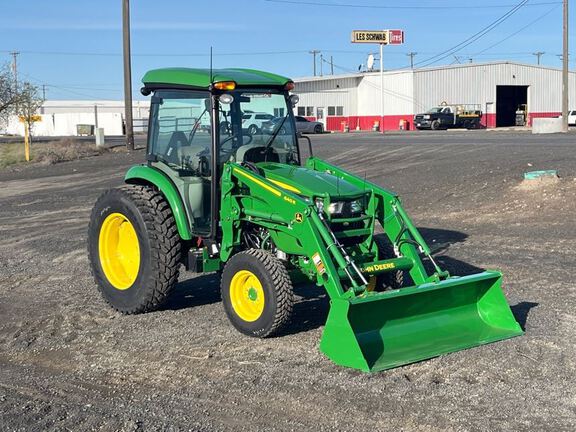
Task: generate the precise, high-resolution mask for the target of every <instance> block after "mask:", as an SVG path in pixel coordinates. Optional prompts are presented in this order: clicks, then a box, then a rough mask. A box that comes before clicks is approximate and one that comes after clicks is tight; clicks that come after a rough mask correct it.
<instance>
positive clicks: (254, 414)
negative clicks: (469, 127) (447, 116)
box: [0, 131, 576, 431]
mask: <svg viewBox="0 0 576 432" xmlns="http://www.w3.org/2000/svg"><path fill="white" fill-rule="evenodd" d="M575 138H576V135H575V134H570V135H567V136H561V135H555V136H532V135H529V134H525V133H516V132H486V131H471V132H438V133H434V132H431V133H414V134H406V135H401V134H387V135H385V136H381V135H376V134H375V135H371V134H365V135H356V134H349V135H325V136H320V137H312V139H313V143H314V147H315V149H316V153H317V155H319V156H321V157H324V158H326V159H328V160H330V161H332V162H334V163H337V164H340V165H342V166H344V167H345V168H347V169H349V170H351V171H353V172H356V173H359V174H361V175H362V176H364V175H366V177H367V178H368V179H369V180H372V181H375V182H377V183H379V184H382V185H385V186H386V187H387V188H389V189H392V190H395V191H397V192H398V193H400V194H401V195H402V196H403V197H404V203H405V206H406V208H407V209H408V211H409V213H410V215H411V216H412V217H413V218H414V220H415V222H416V223H417V225H418V226H419V227H421V229H422V231H423V233H424V235H425V237H426V238H427V240H428V241H429V242H430V244H431V245H433V246H434V247H436V249H437V252H436V256H437V258H438V260H439V261H440V262H441V263H443V264H444V265H445V266H446V267H448V268H449V269H451V270H452V271H453V272H454V273H456V274H464V273H470V272H475V271H479V270H481V269H484V268H496V269H501V270H502V271H503V272H504V290H505V293H506V296H507V297H508V300H509V303H510V304H511V305H512V309H513V312H514V314H515V316H516V318H517V320H518V321H519V322H520V323H521V325H522V326H523V327H524V328H525V330H526V335H525V336H523V337H519V338H514V339H511V340H508V341H503V342H499V343H495V344H491V345H487V346H483V347H478V348H474V349H470V350H467V351H462V352H458V353H454V354H450V355H447V356H443V357H439V358H435V359H432V360H429V361H425V362H421V363H417V364H413V365H409V366H406V367H402V368H398V369H393V370H390V371H386V372H382V373H377V374H372V375H369V374H364V373H361V372H357V371H354V370H348V369H344V368H340V367H337V366H335V365H334V364H332V363H331V362H330V361H329V360H328V359H326V358H324V357H323V355H322V354H321V353H320V352H319V351H318V348H317V345H318V341H319V338H320V335H321V332H322V326H323V324H324V321H325V319H326V314H327V310H328V304H327V299H326V296H325V295H324V294H323V293H322V292H320V291H318V290H315V289H312V288H310V287H305V288H302V289H299V290H298V293H297V294H298V298H299V303H298V304H297V306H296V317H295V322H294V324H293V326H292V331H291V332H289V334H287V335H285V336H283V337H278V338H274V339H267V340H257V339H252V338H248V337H244V336H242V335H240V334H239V333H238V332H236V331H235V330H234V329H233V328H232V326H231V325H230V324H229V323H228V321H227V319H226V317H225V315H224V312H223V310H222V306H221V304H220V302H219V294H218V281H217V279H216V278H215V277H214V276H213V275H203V276H195V275H193V274H189V273H184V274H183V275H182V277H181V281H180V283H179V285H178V288H177V291H176V294H175V295H174V296H173V298H172V299H171V301H170V302H169V304H168V305H167V306H166V307H165V308H164V309H163V310H161V311H158V312H155V313H150V314H146V315H139V316H121V315H119V314H117V313H115V312H113V311H112V310H111V309H110V308H109V307H107V306H106V305H105V303H104V302H103V301H102V300H101V299H100V297H99V294H98V293H97V291H96V288H95V286H94V283H93V281H92V279H91V277H90V274H89V270H88V262H87V257H86V229H87V224H88V216H89V212H90V209H91V206H92V205H93V203H94V201H95V199H96V197H97V196H98V195H99V194H100V193H101V192H102V191H103V190H105V189H106V188H109V187H112V186H116V185H119V184H121V181H122V176H123V173H124V172H125V170H126V169H127V168H128V167H129V166H130V165H132V164H134V163H139V162H140V161H142V160H143V158H144V153H143V152H142V151H137V152H134V153H132V154H124V153H116V154H105V155H103V156H100V157H97V158H90V159H85V160H81V161H76V162H68V163H62V164H58V165H53V166H35V167H27V168H20V169H12V170H10V171H3V172H0V239H1V241H0V317H1V320H0V430H103V431H116V430H122V431H134V430H205V431H217V430H218V431H219V430H226V431H236V430H250V431H251V430H261V431H274V430H295V431H302V430H314V431H322V430H344V431H351V430H355V431H363V430H366V431H468V430H470V431H495V430H506V431H523V430H527V431H528V430H530V431H535V430H551V431H552V430H554V431H573V430H575V429H576V391H575V388H576V385H575V384H576V379H575V378H574V377H575V376H576V360H575V356H576V348H575V346H574V341H575V340H576V330H575V327H576V312H575V308H574V305H575V304H576V290H575V289H574V282H573V280H574V268H576V256H575V254H574V251H575V249H576V246H575V245H576V243H575V242H576V220H575V216H574V215H575V214H576V213H575V211H576V181H575V180H576V151H575V149H576V146H575V144H574V142H575ZM536 169H558V170H559V173H560V176H561V179H560V181H558V182H552V183H542V184H536V185H526V184H524V183H523V182H522V174H523V172H524V171H528V170H536Z"/></svg>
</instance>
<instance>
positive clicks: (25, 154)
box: [24, 122, 30, 162]
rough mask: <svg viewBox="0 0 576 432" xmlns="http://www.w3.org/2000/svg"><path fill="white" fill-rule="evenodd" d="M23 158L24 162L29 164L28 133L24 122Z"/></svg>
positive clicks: (27, 127)
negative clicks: (24, 158)
mask: <svg viewBox="0 0 576 432" xmlns="http://www.w3.org/2000/svg"><path fill="white" fill-rule="evenodd" d="M24 156H25V157H26V162H30V131H29V126H28V122H24Z"/></svg>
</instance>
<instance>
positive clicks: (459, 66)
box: [294, 61, 574, 83]
mask: <svg viewBox="0 0 576 432" xmlns="http://www.w3.org/2000/svg"><path fill="white" fill-rule="evenodd" d="M498 65H513V66H522V67H530V68H534V69H543V70H550V71H555V72H558V71H561V69H559V68H554V67H550V66H543V65H534V64H528V63H518V62H510V61H495V62H486V63H465V64H455V65H441V66H428V67H423V68H414V69H410V68H405V69H391V70H384V75H394V74H411V73H426V72H432V71H437V70H446V69H470V68H476V67H489V66H498ZM570 73H571V74H572V73H574V71H570ZM379 74H380V72H379V71H371V72H367V71H363V72H355V73H347V74H341V75H324V76H308V77H299V78H295V79H294V82H296V83H299V82H310V81H327V80H334V79H346V78H363V77H366V76H377V75H379Z"/></svg>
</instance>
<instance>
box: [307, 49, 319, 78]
mask: <svg viewBox="0 0 576 432" xmlns="http://www.w3.org/2000/svg"><path fill="white" fill-rule="evenodd" d="M308 52H309V53H310V54H312V56H313V57H314V76H316V54H320V51H318V50H312V51H308Z"/></svg>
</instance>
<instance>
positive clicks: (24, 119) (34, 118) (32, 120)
mask: <svg viewBox="0 0 576 432" xmlns="http://www.w3.org/2000/svg"><path fill="white" fill-rule="evenodd" d="M18 120H19V121H20V123H28V122H30V123H36V122H39V121H42V116H41V115H33V116H30V118H28V117H26V116H23V115H21V116H18Z"/></svg>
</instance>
